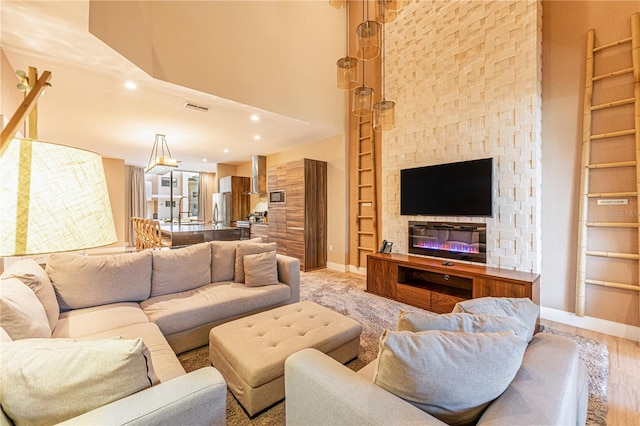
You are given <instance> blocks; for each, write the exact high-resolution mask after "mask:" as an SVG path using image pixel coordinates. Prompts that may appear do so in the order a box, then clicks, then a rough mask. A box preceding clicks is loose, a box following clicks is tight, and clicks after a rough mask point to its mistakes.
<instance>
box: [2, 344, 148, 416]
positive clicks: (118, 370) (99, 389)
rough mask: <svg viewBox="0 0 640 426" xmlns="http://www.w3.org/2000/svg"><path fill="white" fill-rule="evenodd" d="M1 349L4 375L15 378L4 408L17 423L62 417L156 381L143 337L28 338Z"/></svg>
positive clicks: (4, 379)
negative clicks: (125, 338)
mask: <svg viewBox="0 0 640 426" xmlns="http://www.w3.org/2000/svg"><path fill="white" fill-rule="evenodd" d="M0 351H1V353H2V367H0V370H1V374H0V377H1V380H2V382H3V383H11V392H2V394H1V395H0V401H1V402H2V410H3V411H4V412H5V413H7V415H8V416H9V417H10V418H11V419H12V420H13V421H14V423H16V424H17V425H20V424H54V423H59V422H61V421H63V420H66V419H69V418H71V417H75V416H77V415H79V414H82V413H84V412H87V411H90V410H92V409H94V408H97V407H100V406H102V405H105V404H108V403H109V402H112V401H115V400H117V399H120V398H124V397H125V396H127V395H130V394H132V393H135V392H138V391H140V390H142V389H145V388H148V387H150V386H151V382H152V379H150V378H149V376H148V372H149V371H150V370H149V369H150V368H151V363H150V360H149V359H147V357H145V354H144V345H143V342H142V339H135V340H120V339H107V340H91V341H74V340H69V339H26V340H21V341H14V342H11V343H7V344H3V345H2V348H1V349H0ZM43 384H46V386H43Z"/></svg>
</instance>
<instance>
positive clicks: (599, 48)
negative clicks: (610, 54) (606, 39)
mask: <svg viewBox="0 0 640 426" xmlns="http://www.w3.org/2000/svg"><path fill="white" fill-rule="evenodd" d="M631 40H632V38H631V37H628V38H623V39H622V40H618V41H614V42H613V43H609V44H603V45H602V46H599V47H595V48H594V49H593V51H594V52H599V51H601V50H604V49H608V48H610V47H615V46H620V45H621V44H625V43H629V42H630V41H631Z"/></svg>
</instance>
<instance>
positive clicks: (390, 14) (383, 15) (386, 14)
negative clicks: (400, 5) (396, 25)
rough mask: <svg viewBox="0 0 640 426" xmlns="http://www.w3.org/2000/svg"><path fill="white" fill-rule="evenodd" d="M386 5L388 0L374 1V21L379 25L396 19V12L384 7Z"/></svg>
mask: <svg viewBox="0 0 640 426" xmlns="http://www.w3.org/2000/svg"><path fill="white" fill-rule="evenodd" d="M388 3H389V2H388V0H376V8H377V14H376V21H378V22H380V23H381V24H386V23H388V22H393V21H395V19H396V18H397V17H398V12H397V11H396V10H393V9H389V8H388V7H386V5H387V4H388Z"/></svg>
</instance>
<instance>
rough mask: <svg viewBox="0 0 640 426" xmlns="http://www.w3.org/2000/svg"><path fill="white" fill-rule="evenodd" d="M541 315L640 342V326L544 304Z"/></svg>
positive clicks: (563, 322)
mask: <svg viewBox="0 0 640 426" xmlns="http://www.w3.org/2000/svg"><path fill="white" fill-rule="evenodd" d="M540 317H541V318H544V319H547V320H550V321H555V322H559V323H562V324H567V325H571V326H573V327H578V328H585V329H587V330H592V331H597V332H598V333H605V334H610V335H612V336H617V337H622V338H624V339H629V340H633V341H635V342H640V327H635V326H633V325H627V324H621V323H619V322H613V321H607V320H603V319H600V318H593V317H579V316H577V315H576V314H574V313H572V312H567V311H561V310H559V309H553V308H546V307H544V306H541V307H540Z"/></svg>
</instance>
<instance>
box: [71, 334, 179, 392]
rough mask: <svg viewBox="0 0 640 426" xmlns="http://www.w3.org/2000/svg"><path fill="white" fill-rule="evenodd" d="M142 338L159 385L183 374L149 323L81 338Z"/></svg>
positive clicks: (166, 346)
mask: <svg viewBox="0 0 640 426" xmlns="http://www.w3.org/2000/svg"><path fill="white" fill-rule="evenodd" d="M138 337H140V338H142V341H143V342H144V345H145V347H146V348H147V349H148V351H149V353H150V355H151V363H152V364H153V371H154V372H155V375H156V377H157V380H159V381H160V382H161V383H163V382H166V381H168V380H171V379H174V378H176V377H180V376H182V375H184V374H185V371H184V368H183V367H182V364H180V361H179V360H178V357H176V354H175V352H173V349H171V346H169V343H168V342H167V339H165V337H164V336H163V335H162V332H161V331H160V329H159V328H158V326H157V325H155V324H154V323H151V322H145V323H139V324H131V325H126V326H124V327H117V328H113V329H111V330H105V331H102V332H99V333H95V334H91V335H88V336H85V337H83V338H82V340H99V339H113V338H122V339H137V338H138Z"/></svg>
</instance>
